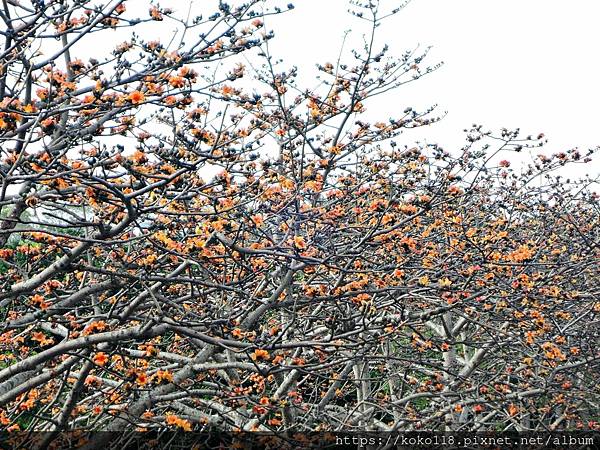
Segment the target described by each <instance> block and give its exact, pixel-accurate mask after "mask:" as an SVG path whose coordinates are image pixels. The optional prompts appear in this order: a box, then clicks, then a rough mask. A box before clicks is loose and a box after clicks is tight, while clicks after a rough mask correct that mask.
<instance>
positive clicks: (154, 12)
mask: <svg viewBox="0 0 600 450" xmlns="http://www.w3.org/2000/svg"><path fill="white" fill-rule="evenodd" d="M150 17H152V19H153V20H163V16H162V13H161V12H160V10H159V9H158V8H157V7H156V6H154V7H152V8H150Z"/></svg>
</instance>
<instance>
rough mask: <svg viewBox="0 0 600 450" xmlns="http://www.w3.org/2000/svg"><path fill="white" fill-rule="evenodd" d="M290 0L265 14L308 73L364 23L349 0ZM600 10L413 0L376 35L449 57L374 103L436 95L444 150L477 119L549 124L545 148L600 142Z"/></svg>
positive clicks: (393, 0)
mask: <svg viewBox="0 0 600 450" xmlns="http://www.w3.org/2000/svg"><path fill="white" fill-rule="evenodd" d="M293 3H294V6H295V10H293V11H291V12H289V13H287V14H283V15H282V16H277V17H275V18H272V19H270V20H269V21H268V23H267V25H268V27H269V28H273V29H274V30H275V32H276V36H275V39H274V40H273V41H271V44H270V45H271V49H272V52H273V54H275V55H276V56H278V57H282V58H283V59H284V60H286V62H288V63H289V64H290V65H291V64H295V65H298V66H299V67H300V69H301V70H302V71H304V72H308V73H314V64H315V63H317V62H319V63H324V62H326V61H331V62H335V60H336V58H337V55H338V50H339V46H340V44H341V42H342V35H343V31H344V30H346V29H352V32H351V35H352V36H353V37H354V39H360V38H361V35H362V34H363V33H364V32H366V31H367V27H366V23H364V24H363V23H362V21H359V20H357V19H355V18H353V17H351V16H350V15H349V14H347V13H346V10H347V8H348V2H347V0H298V1H295V2H293ZM382 3H383V4H386V3H387V4H390V6H393V5H396V4H398V3H400V2H399V1H397V0H382ZM599 18H600V2H598V1H597V0H569V1H565V0H452V1H450V0H412V2H411V3H409V4H408V6H407V7H406V8H404V9H403V10H402V11H401V12H400V13H399V14H397V15H396V16H394V17H392V18H391V19H388V21H387V22H385V23H384V25H383V26H382V27H381V29H380V31H379V37H380V42H381V43H384V42H385V43H388V44H389V45H390V54H394V55H400V54H401V53H402V52H404V51H405V50H408V49H412V48H414V46H415V45H417V44H420V45H421V46H422V47H423V48H425V47H427V46H429V45H431V46H433V48H432V50H431V52H430V54H429V56H428V57H427V58H426V59H425V60H424V63H423V65H431V66H433V65H435V64H436V63H438V62H440V61H443V62H444V65H443V66H442V67H441V68H440V69H439V70H438V71H436V72H434V73H432V74H431V75H428V76H427V77H425V78H423V79H421V80H419V81H417V82H415V83H412V84H409V85H407V86H404V87H402V88H400V89H399V90H398V91H396V92H395V93H393V94H390V96H388V97H387V98H386V99H385V101H384V102H381V103H379V104H378V105H376V111H374V112H375V114H377V113H378V112H379V110H380V109H381V115H382V117H381V119H384V120H385V119H386V118H387V117H388V116H389V115H390V113H391V112H392V111H391V110H392V109H393V108H398V109H400V110H403V109H404V108H405V107H406V106H413V107H415V108H418V107H421V108H426V107H427V106H429V105H432V104H436V103H437V104H438V105H439V111H448V115H447V116H446V118H445V119H444V120H443V121H442V122H440V123H438V124H436V125H433V126H432V127H431V128H429V129H428V130H427V132H426V135H427V136H428V137H427V140H428V141H429V142H438V143H440V144H442V145H444V146H446V147H447V148H448V149H450V148H451V147H453V146H459V145H462V144H463V142H464V140H463V133H462V130H463V129H464V128H465V127H468V126H470V125H471V124H472V123H478V124H482V125H484V127H485V128H487V129H492V130H496V129H499V128H501V127H507V128H515V127H520V128H521V130H522V131H523V133H525V134H535V135H537V134H538V133H539V132H544V133H545V134H546V136H547V137H548V138H549V143H548V146H547V150H546V151H547V152H556V151H562V150H566V149H569V148H573V147H576V146H578V147H580V149H582V150H586V149H587V148H590V147H595V146H597V145H600V126H599V124H598V116H599V114H598V108H599V107H600V88H599V86H598V83H599V78H598V77H599V75H600V58H599V57H598V55H600V39H599V38H598V19H599ZM367 108H368V105H367ZM370 111H371V112H373V109H372V108H371V109H370ZM407 138H408V136H407ZM582 153H583V152H582ZM579 167H581V166H579ZM585 171H586V172H587V171H590V173H594V172H596V173H597V172H600V167H599V168H592V167H589V166H588V167H587V168H586V170H585Z"/></svg>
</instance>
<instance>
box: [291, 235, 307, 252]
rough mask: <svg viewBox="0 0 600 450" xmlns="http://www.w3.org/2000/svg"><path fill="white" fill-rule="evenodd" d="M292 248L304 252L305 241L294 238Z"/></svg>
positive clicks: (298, 237)
mask: <svg viewBox="0 0 600 450" xmlns="http://www.w3.org/2000/svg"><path fill="white" fill-rule="evenodd" d="M294 247H296V248H297V249H299V250H304V249H305V248H306V241H305V240H304V238H303V237H302V236H295V237H294Z"/></svg>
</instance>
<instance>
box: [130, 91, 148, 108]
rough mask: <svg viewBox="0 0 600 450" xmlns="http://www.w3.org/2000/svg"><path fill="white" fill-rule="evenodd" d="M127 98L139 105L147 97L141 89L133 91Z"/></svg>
mask: <svg viewBox="0 0 600 450" xmlns="http://www.w3.org/2000/svg"><path fill="white" fill-rule="evenodd" d="M127 98H128V99H129V101H130V102H131V103H133V104H134V105H139V104H140V103H142V102H143V101H144V100H145V99H146V96H145V95H144V93H143V92H141V91H133V92H132V93H131V94H129V96H128V97H127Z"/></svg>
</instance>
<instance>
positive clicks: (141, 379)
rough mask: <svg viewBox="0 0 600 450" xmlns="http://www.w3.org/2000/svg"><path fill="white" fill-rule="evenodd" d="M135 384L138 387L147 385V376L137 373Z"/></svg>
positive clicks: (143, 373) (144, 373)
mask: <svg viewBox="0 0 600 450" xmlns="http://www.w3.org/2000/svg"><path fill="white" fill-rule="evenodd" d="M135 382H136V383H137V384H139V385H142V386H143V385H144V384H146V383H148V375H146V372H140V373H138V375H137V377H136V379H135Z"/></svg>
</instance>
